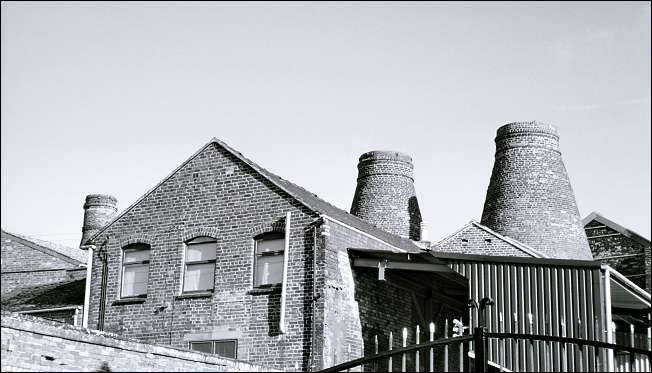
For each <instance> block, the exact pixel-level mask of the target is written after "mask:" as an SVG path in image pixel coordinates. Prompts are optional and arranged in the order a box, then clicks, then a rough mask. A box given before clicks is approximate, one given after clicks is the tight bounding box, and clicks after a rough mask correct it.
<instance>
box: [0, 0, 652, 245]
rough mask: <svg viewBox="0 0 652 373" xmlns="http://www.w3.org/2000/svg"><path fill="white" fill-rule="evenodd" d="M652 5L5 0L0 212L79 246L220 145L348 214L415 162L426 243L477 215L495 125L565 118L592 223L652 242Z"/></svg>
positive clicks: (571, 166)
mask: <svg viewBox="0 0 652 373" xmlns="http://www.w3.org/2000/svg"><path fill="white" fill-rule="evenodd" d="M650 24H651V16H650V4H649V3H647V2H618V3H616V2H614V3H604V2H586V3H565V2H564V3H512V2H509V3H427V2H417V3H409V2H400V3H399V2H395V3H394V2H383V3H373V2H359V3H357V2H356V3H348V2H342V3H340V2H338V3H307V2H306V3H290V2H283V3H269V2H267V3H244V2H237V3H225V2H218V3H203V2H202V3H193V2H184V3H176V2H151V3H149V2H148V3H138V2H88V3H84V2H68V3H56V2H43V3H30V2H2V35H1V37H2V83H1V85H2V110H1V115H2V118H1V139H2V141H1V142H2V143H1V145H2V148H1V149H2V163H1V174H2V176H1V184H2V185H1V194H2V196H1V199H2V201H1V214H2V216H1V220H2V228H3V229H5V230H8V231H10V232H15V233H20V234H26V235H31V236H34V237H37V238H41V239H46V240H50V241H54V242H58V243H62V244H66V245H69V246H76V245H78V243H79V240H80V238H81V226H82V221H83V207H82V206H83V203H84V198H85V196H86V195H87V194H93V193H106V194H111V195H113V196H115V197H117V199H118V209H119V211H122V210H124V209H125V208H127V207H128V206H130V205H131V204H132V203H133V202H135V201H136V200H137V199H138V198H139V197H141V196H142V195H143V194H144V193H145V192H146V191H148V190H149V189H150V188H152V187H153V186H154V185H156V184H157V183H158V182H159V181H160V180H162V179H163V178H164V177H165V176H167V175H168V174H169V173H170V172H171V171H172V170H174V169H175V168H176V167H177V166H178V165H179V164H181V163H182V162H183V161H184V160H186V159H187V158H188V157H189V156H190V155H192V154H193V153H194V152H195V151H196V150H198V149H199V148H200V147H201V146H203V145H204V144H205V143H207V142H208V141H209V140H210V139H211V138H212V137H217V138H219V139H221V140H223V141H225V142H226V143H227V144H229V145H231V146H232V147H234V148H235V149H237V150H239V151H240V152H242V153H243V154H244V155H245V156H246V157H248V158H249V159H251V160H253V161H254V162H256V163H258V164H259V165H261V166H262V167H265V168H266V169H268V170H270V171H272V172H274V173H276V174H277V175H279V176H281V177H283V178H285V179H288V180H290V181H292V182H294V183H296V184H298V185H301V186H303V187H304V188H306V189H308V190H310V191H312V192H313V193H316V194H317V195H319V196H320V197H321V198H323V199H325V200H327V201H329V202H331V203H332V204H334V205H336V206H338V207H340V208H342V209H344V210H347V211H348V210H349V209H350V206H351V201H352V199H353V193H354V190H355V186H356V177H357V168H356V165H357V161H358V157H359V156H360V155H361V154H362V153H364V152H366V151H369V150H397V151H402V152H405V153H407V154H409V155H411V156H412V158H413V162H414V167H415V168H414V176H415V187H416V192H417V197H418V200H419V205H420V208H421V212H422V215H423V218H424V220H425V221H426V222H427V224H428V227H429V232H430V236H431V239H432V240H438V239H441V238H443V237H445V236H447V235H448V234H450V233H452V232H454V231H455V230H457V229H458V228H460V227H461V226H463V225H464V224H466V223H467V222H469V221H470V220H472V219H473V220H477V221H479V220H480V216H481V213H482V207H483V204H484V198H485V194H486V191H487V186H488V185H489V178H490V176H491V169H492V166H493V156H494V151H495V145H494V137H495V131H496V129H497V128H498V127H499V126H501V125H503V124H505V123H509V122H514V121H531V120H538V121H542V122H545V123H550V124H553V125H555V126H557V127H558V129H559V134H560V146H561V150H562V156H563V160H564V163H565V165H566V168H567V171H568V173H569V176H570V180H571V183H572V186H573V189H574V191H575V196H576V199H577V203H578V207H579V211H580V214H581V216H582V217H584V216H586V215H588V214H589V213H590V212H592V211H598V212H600V213H601V214H603V215H604V216H605V217H607V218H609V219H611V220H613V221H615V222H617V223H619V224H621V225H623V226H625V227H627V228H629V229H631V230H633V231H635V232H637V233H639V234H641V235H643V236H644V237H646V238H648V239H649V238H650V236H651V235H650V226H651V222H650V212H651V211H650V210H651V209H650V205H651V199H650V195H651V189H650V184H651V183H650V170H651V165H650V158H651V157H650V144H651V134H650V122H651V114H650V113H651V104H650V91H651V83H650V82H651V77H650V70H651V61H650V60H651V59H650V56H651V50H650V34H651V31H650Z"/></svg>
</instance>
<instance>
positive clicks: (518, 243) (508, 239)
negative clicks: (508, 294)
mask: <svg viewBox="0 0 652 373" xmlns="http://www.w3.org/2000/svg"><path fill="white" fill-rule="evenodd" d="M471 223H472V224H473V225H475V226H476V227H478V228H480V229H482V230H484V231H485V232H487V233H490V234H492V235H494V236H496V237H498V238H500V239H501V240H503V241H505V242H507V243H508V244H510V245H512V246H514V247H516V248H517V249H519V250H521V251H523V252H525V253H526V254H530V255H532V256H533V257H535V258H549V257H548V256H546V255H545V254H543V253H542V252H540V251H538V250H536V249H534V248H532V247H530V246H529V245H527V244H524V243H523V242H521V241H519V240H517V239H514V238H512V237H509V236H504V235H502V234H500V233H498V232H496V231H494V230H493V229H491V228H489V227H487V226H484V225H482V224H480V223H478V222H477V221H475V220H471Z"/></svg>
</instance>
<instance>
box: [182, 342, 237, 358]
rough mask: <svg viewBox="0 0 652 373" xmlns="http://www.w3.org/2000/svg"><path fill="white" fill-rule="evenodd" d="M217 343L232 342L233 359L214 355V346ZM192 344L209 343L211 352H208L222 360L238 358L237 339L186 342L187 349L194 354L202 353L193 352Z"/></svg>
mask: <svg viewBox="0 0 652 373" xmlns="http://www.w3.org/2000/svg"><path fill="white" fill-rule="evenodd" d="M218 342H233V344H234V348H233V351H234V352H235V356H234V357H229V356H223V355H219V354H216V353H215V344H216V343H218ZM193 343H210V344H211V352H210V354H211V355H216V356H220V357H224V358H227V359H237V358H238V340H237V339H207V340H198V341H188V349H189V350H191V351H195V352H202V351H198V350H193V349H192V344H193ZM205 353H209V352H205Z"/></svg>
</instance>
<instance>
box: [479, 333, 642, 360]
mask: <svg viewBox="0 0 652 373" xmlns="http://www.w3.org/2000/svg"><path fill="white" fill-rule="evenodd" d="M485 336H486V337H487V338H509V339H531V340H537V341H546V342H562V343H573V344H578V345H585V346H593V347H599V348H609V349H612V350H614V351H627V352H629V353H635V354H641V355H647V356H649V357H652V351H650V350H644V349H642V348H636V347H630V346H625V345H620V344H615V343H607V342H600V341H592V340H588V339H580V338H572V337H558V336H554V335H542V334H525V333H493V332H487V333H485Z"/></svg>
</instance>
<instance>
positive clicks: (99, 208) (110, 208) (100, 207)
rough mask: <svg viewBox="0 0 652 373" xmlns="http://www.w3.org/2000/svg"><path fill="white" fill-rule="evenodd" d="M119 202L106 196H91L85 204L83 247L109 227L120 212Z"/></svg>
mask: <svg viewBox="0 0 652 373" xmlns="http://www.w3.org/2000/svg"><path fill="white" fill-rule="evenodd" d="M117 203H118V200H117V199H116V198H115V197H113V196H110V195H106V194H90V195H88V196H86V202H85V203H84V225H83V227H82V239H81V243H80V244H81V245H83V244H84V243H85V242H86V240H88V239H89V238H90V237H92V236H93V235H94V234H95V233H97V232H98V231H99V230H100V229H102V227H104V226H105V225H107V224H108V223H109V221H111V219H113V217H114V216H115V214H116V212H117V211H118V209H117V207H116V204H117Z"/></svg>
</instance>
